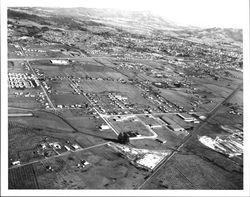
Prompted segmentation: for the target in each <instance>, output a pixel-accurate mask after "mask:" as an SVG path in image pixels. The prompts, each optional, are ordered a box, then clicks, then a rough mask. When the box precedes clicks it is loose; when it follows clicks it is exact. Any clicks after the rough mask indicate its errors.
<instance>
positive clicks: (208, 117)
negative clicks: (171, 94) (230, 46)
mask: <svg viewBox="0 0 250 197" xmlns="http://www.w3.org/2000/svg"><path fill="white" fill-rule="evenodd" d="M242 86H243V84H240V85H239V86H238V87H237V88H236V89H235V90H234V91H233V92H232V93H231V94H230V95H228V96H227V97H226V98H225V99H224V100H223V101H222V102H221V103H219V104H218V105H217V106H216V107H215V108H214V109H213V110H212V111H211V112H210V113H209V114H208V116H207V119H206V120H204V121H203V122H202V123H201V124H200V125H199V126H198V127H196V128H195V130H194V131H193V132H192V133H191V134H190V135H189V136H188V137H187V138H185V139H184V140H183V142H182V143H181V144H180V145H179V146H178V148H177V149H176V150H174V151H173V152H172V153H171V154H170V156H169V157H166V158H165V160H164V161H163V162H162V163H161V164H160V165H158V166H157V168H156V169H155V170H154V171H153V173H152V174H151V175H150V176H149V177H148V178H147V179H146V180H145V181H144V182H143V183H142V184H140V185H139V186H138V187H137V189H142V188H143V187H144V185H145V184H146V183H148V182H149V181H150V180H151V179H152V178H153V177H154V176H155V175H156V174H157V172H159V170H160V169H161V168H162V167H163V166H164V165H165V164H166V163H167V162H168V161H169V160H170V159H171V158H172V157H173V156H174V155H175V154H176V153H178V152H180V150H181V148H182V147H183V146H184V145H185V144H186V143H188V142H189V141H190V140H191V139H192V138H193V137H196V136H197V134H198V132H199V131H200V129H201V128H202V127H203V126H205V124H206V123H207V122H208V121H209V120H211V119H212V118H213V117H214V116H215V114H216V112H217V111H218V110H219V108H220V107H221V105H223V104H225V103H226V102H227V101H228V100H230V99H231V98H232V97H233V96H234V95H235V94H236V93H237V92H238V91H239V90H240V89H241V88H242Z"/></svg>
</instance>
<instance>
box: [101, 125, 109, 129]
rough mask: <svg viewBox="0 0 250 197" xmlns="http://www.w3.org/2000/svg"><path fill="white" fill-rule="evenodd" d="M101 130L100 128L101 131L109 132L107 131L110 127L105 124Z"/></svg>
mask: <svg viewBox="0 0 250 197" xmlns="http://www.w3.org/2000/svg"><path fill="white" fill-rule="evenodd" d="M99 128H100V129H101V130H107V129H109V126H108V125H105V124H103V125H101V126H100V127H99Z"/></svg>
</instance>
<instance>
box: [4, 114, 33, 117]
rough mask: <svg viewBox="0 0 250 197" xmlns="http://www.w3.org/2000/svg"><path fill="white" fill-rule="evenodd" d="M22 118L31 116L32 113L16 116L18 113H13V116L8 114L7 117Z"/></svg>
mask: <svg viewBox="0 0 250 197" xmlns="http://www.w3.org/2000/svg"><path fill="white" fill-rule="evenodd" d="M21 116H22V117H24V116H27V117H28V116H33V114H32V113H27V114H20V113H19V114H18V113H15V114H8V117H21Z"/></svg>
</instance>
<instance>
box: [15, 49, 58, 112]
mask: <svg viewBox="0 0 250 197" xmlns="http://www.w3.org/2000/svg"><path fill="white" fill-rule="evenodd" d="M19 47H20V49H21V51H22V53H23V55H24V54H25V53H24V50H23V47H21V46H19ZM23 60H24V61H25V62H26V63H27V64H28V66H29V67H30V69H31V71H32V72H33V74H34V75H35V76H37V74H36V73H35V71H34V69H33V68H32V66H31V65H30V63H29V60H30V59H29V58H27V57H26V56H25V58H23ZM40 86H41V88H42V90H43V92H44V94H45V95H46V97H47V100H48V102H49V104H50V106H51V107H52V108H53V109H54V110H56V108H55V106H54V105H53V103H52V102H51V100H50V98H49V96H48V94H47V92H46V90H45V89H44V87H43V85H42V84H40Z"/></svg>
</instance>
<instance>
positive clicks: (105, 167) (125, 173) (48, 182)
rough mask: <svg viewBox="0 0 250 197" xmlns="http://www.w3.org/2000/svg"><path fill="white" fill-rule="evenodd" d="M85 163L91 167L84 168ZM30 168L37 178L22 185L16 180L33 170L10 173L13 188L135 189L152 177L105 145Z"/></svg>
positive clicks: (35, 164) (19, 169)
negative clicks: (145, 178)
mask: <svg viewBox="0 0 250 197" xmlns="http://www.w3.org/2000/svg"><path fill="white" fill-rule="evenodd" d="M82 160H84V161H87V162H88V164H87V165H85V166H83V165H82V164H81V161H82ZM47 166H50V167H51V169H50V170H49V168H48V167H47ZM29 167H32V168H33V173H34V174H33V177H32V176H31V177H29V178H28V179H24V180H23V183H19V182H18V181H17V180H16V178H15V177H16V176H22V174H20V173H23V174H25V173H26V174H27V173H30V171H25V168H24V167H19V168H14V169H11V170H10V173H11V174H10V179H11V187H12V188H18V187H23V189H25V188H29V189H35V188H39V189H45V188H46V189H118V188H121V187H122V188H124V189H126V188H135V187H136V186H137V184H138V183H139V182H142V181H143V178H144V177H145V176H147V175H148V172H147V171H142V170H140V169H137V168H136V167H134V166H133V165H131V164H130V163H129V161H128V160H126V159H124V158H122V157H121V156H120V155H119V154H118V153H116V152H115V151H114V150H113V149H111V148H109V147H107V146H106V145H105V144H103V145H100V146H99V147H96V148H91V149H89V150H82V151H77V152H72V153H70V154H67V155H64V156H60V157H56V158H51V159H49V160H44V161H42V162H37V163H34V164H32V165H29ZM93 173H94V174H95V176H93ZM131 177H132V179H131ZM31 181H36V182H31ZM35 183H36V184H35ZM21 184H22V185H21Z"/></svg>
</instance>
